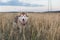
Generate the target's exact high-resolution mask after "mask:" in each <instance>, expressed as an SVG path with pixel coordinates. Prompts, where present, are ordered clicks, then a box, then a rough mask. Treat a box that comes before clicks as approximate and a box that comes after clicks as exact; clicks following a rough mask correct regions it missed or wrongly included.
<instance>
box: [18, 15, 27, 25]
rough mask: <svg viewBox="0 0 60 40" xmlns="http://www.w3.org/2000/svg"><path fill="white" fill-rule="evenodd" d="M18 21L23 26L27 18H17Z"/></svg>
mask: <svg viewBox="0 0 60 40" xmlns="http://www.w3.org/2000/svg"><path fill="white" fill-rule="evenodd" d="M19 21H20V22H21V24H23V25H25V24H26V23H27V21H28V17H24V16H23V17H19Z"/></svg>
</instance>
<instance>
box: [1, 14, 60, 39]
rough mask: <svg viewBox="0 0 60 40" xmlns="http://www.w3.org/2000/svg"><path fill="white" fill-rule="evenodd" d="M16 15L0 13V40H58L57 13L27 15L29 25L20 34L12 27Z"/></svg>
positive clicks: (58, 21) (59, 32) (59, 24)
mask: <svg viewBox="0 0 60 40" xmlns="http://www.w3.org/2000/svg"><path fill="white" fill-rule="evenodd" d="M18 14H19V13H10V14H8V13H0V40H60V14H59V13H49V14H48V13H45V14H44V13H43V14H39V13H29V14H28V15H29V17H30V21H29V24H28V25H27V27H26V28H25V29H23V30H24V31H22V32H21V33H20V32H19V29H18V28H16V26H14V27H15V28H14V27H13V25H14V24H13V22H14V17H15V16H16V15H18Z"/></svg>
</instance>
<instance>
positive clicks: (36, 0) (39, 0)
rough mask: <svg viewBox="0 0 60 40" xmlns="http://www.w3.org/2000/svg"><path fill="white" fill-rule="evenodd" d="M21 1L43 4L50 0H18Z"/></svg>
mask: <svg viewBox="0 0 60 40" xmlns="http://www.w3.org/2000/svg"><path fill="white" fill-rule="evenodd" d="M18 1H19V2H23V3H29V4H38V5H41V4H45V5H46V4H48V0H45V1H44V0H43V1H41V0H18Z"/></svg>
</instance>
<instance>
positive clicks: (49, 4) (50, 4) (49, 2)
mask: <svg viewBox="0 0 60 40" xmlns="http://www.w3.org/2000/svg"><path fill="white" fill-rule="evenodd" d="M49 11H52V0H48V12H49Z"/></svg>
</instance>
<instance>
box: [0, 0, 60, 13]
mask: <svg viewBox="0 0 60 40" xmlns="http://www.w3.org/2000/svg"><path fill="white" fill-rule="evenodd" d="M51 4H52V5H51ZM48 8H49V10H53V11H55V10H59V11H60V0H0V12H8V11H9V12H11V11H18V12H19V11H31V12H32V11H35V12H43V11H48ZM51 8H52V9H51Z"/></svg>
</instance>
